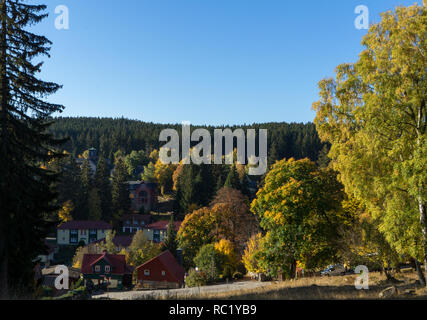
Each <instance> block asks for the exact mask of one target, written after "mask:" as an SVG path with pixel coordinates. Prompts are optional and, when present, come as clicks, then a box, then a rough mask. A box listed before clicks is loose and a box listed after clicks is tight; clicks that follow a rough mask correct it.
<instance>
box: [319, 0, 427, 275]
mask: <svg viewBox="0 0 427 320" xmlns="http://www.w3.org/2000/svg"><path fill="white" fill-rule="evenodd" d="M426 36H427V9H426V2H424V6H419V5H413V6H410V7H397V8H396V9H395V11H394V12H392V11H388V12H385V13H383V14H382V15H381V21H380V22H379V23H377V24H373V25H372V26H371V27H370V29H369V31H368V33H367V35H366V36H365V37H364V38H363V41H362V44H363V46H364V50H363V51H362V53H361V54H360V57H359V60H358V61H357V62H356V63H354V64H342V65H340V66H338V67H337V69H336V77H335V78H333V79H325V80H323V81H321V82H320V83H319V88H320V100H319V101H318V102H316V103H314V104H313V109H314V110H315V111H317V116H316V119H315V123H316V126H317V130H318V132H319V135H320V137H321V139H322V140H323V141H328V142H330V143H331V144H332V147H331V151H330V153H329V157H330V158H331V159H332V162H331V165H332V166H333V168H334V169H335V170H337V171H338V172H339V173H340V175H339V177H340V180H341V182H342V183H343V184H344V186H345V188H346V192H347V193H348V194H349V195H351V196H353V197H355V198H356V199H358V200H360V201H361V202H362V203H363V204H364V205H366V207H367V209H368V210H369V212H371V214H372V216H373V218H374V219H376V220H378V221H379V230H380V231H381V232H382V233H383V234H384V236H385V238H386V240H387V241H388V242H389V243H390V245H391V246H392V247H393V248H395V249H396V250H397V251H398V252H399V253H400V254H408V255H410V256H411V257H414V258H416V259H419V260H424V265H425V268H426V272H427V218H426V202H427V136H426V128H427V122H426V119H427V108H426V101H427V92H426V90H427V79H426V70H427V58H426V45H427V44H426Z"/></svg>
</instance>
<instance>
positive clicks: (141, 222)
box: [121, 214, 152, 234]
mask: <svg viewBox="0 0 427 320" xmlns="http://www.w3.org/2000/svg"><path fill="white" fill-rule="evenodd" d="M121 221H122V230H123V233H132V234H133V233H136V232H137V231H138V230H142V229H143V228H144V227H145V226H147V225H149V224H150V223H151V221H152V217H151V215H149V214H127V215H124V216H123V217H122V219H121Z"/></svg>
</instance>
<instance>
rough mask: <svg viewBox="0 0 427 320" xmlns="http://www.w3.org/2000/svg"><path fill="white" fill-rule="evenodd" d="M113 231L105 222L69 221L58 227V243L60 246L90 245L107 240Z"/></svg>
mask: <svg viewBox="0 0 427 320" xmlns="http://www.w3.org/2000/svg"><path fill="white" fill-rule="evenodd" d="M112 229H113V228H112V226H111V225H110V224H109V223H106V222H104V221H69V222H65V223H63V224H61V225H60V226H58V228H57V238H56V241H57V243H58V245H78V244H79V243H81V242H84V243H85V244H89V243H92V242H95V241H98V240H101V239H105V236H106V234H107V231H109V230H112Z"/></svg>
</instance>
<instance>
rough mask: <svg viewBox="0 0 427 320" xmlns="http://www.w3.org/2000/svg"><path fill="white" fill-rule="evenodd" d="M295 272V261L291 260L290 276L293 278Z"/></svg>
mask: <svg viewBox="0 0 427 320" xmlns="http://www.w3.org/2000/svg"><path fill="white" fill-rule="evenodd" d="M296 274H297V262H296V261H295V260H292V264H291V273H290V278H291V279H295V278H296Z"/></svg>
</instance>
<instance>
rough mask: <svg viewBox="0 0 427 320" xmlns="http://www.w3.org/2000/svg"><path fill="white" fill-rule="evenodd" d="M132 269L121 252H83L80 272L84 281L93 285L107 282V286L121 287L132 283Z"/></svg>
mask: <svg viewBox="0 0 427 320" xmlns="http://www.w3.org/2000/svg"><path fill="white" fill-rule="evenodd" d="M132 271H133V270H132V269H131V268H130V267H129V266H127V265H126V257H125V255H121V254H109V253H107V252H106V251H104V253H103V254H85V255H84V256H83V262H82V267H81V273H82V274H83V279H84V280H85V282H87V281H89V280H91V281H92V282H93V283H94V284H95V285H96V284H98V285H102V284H105V283H109V287H116V288H118V289H122V288H123V286H130V285H131V284H132Z"/></svg>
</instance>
